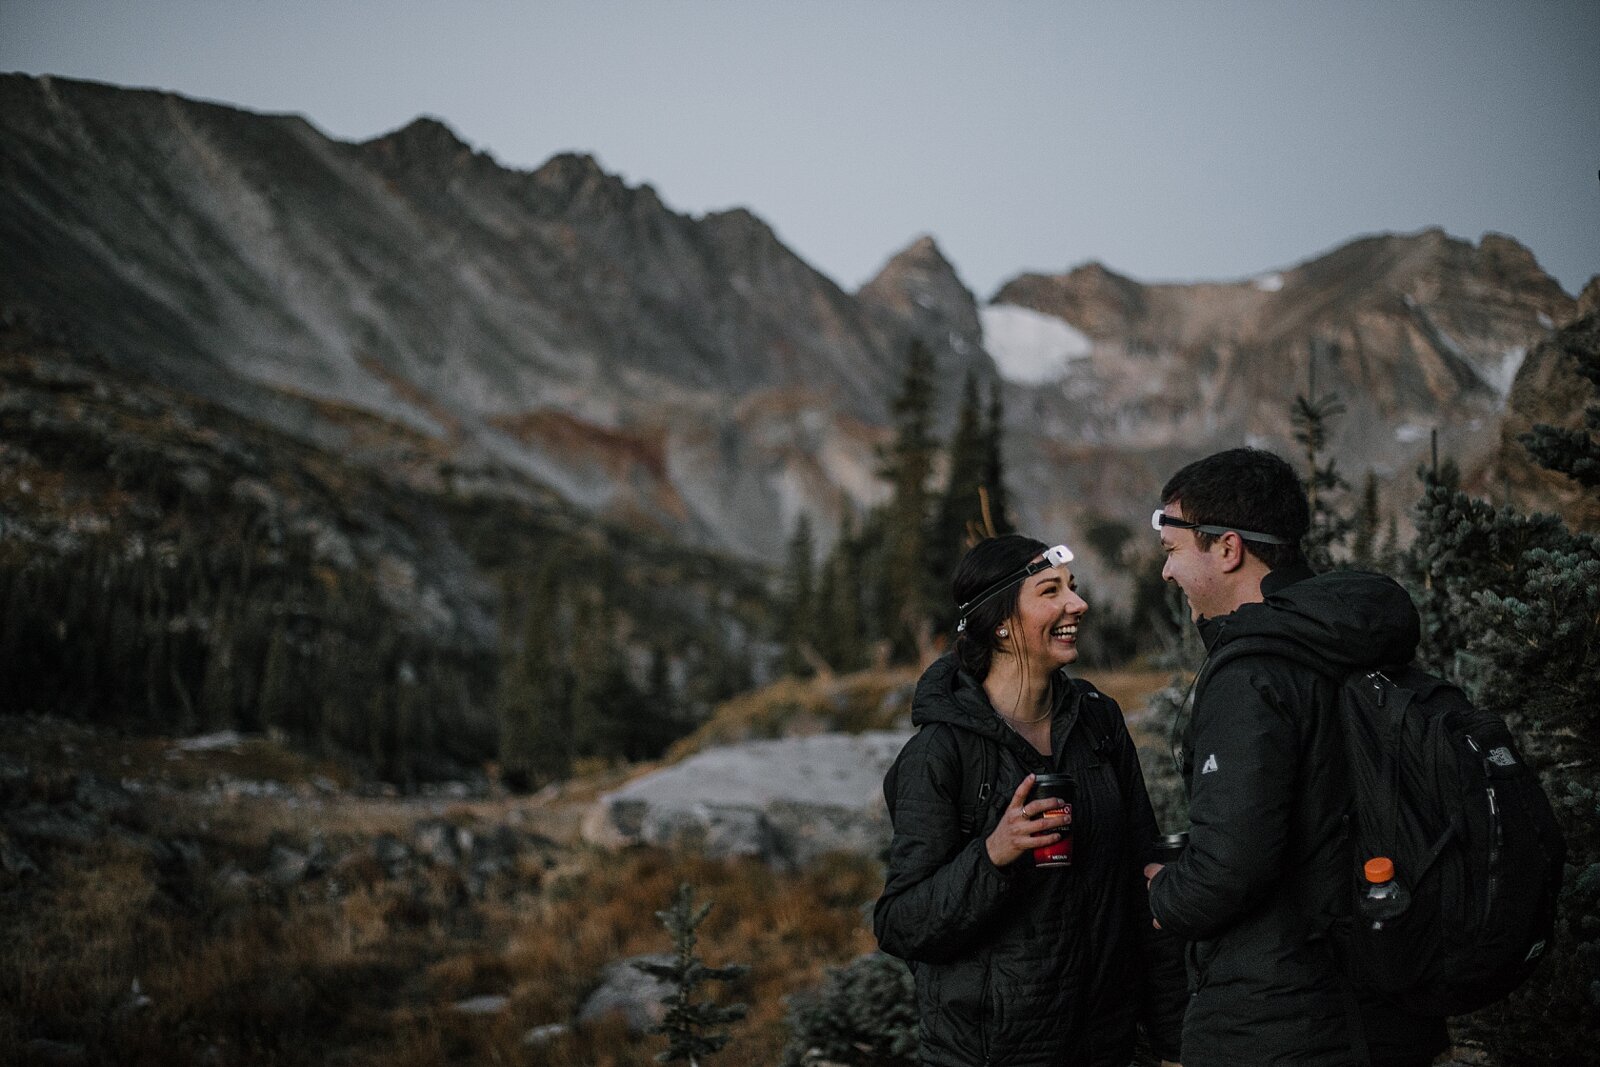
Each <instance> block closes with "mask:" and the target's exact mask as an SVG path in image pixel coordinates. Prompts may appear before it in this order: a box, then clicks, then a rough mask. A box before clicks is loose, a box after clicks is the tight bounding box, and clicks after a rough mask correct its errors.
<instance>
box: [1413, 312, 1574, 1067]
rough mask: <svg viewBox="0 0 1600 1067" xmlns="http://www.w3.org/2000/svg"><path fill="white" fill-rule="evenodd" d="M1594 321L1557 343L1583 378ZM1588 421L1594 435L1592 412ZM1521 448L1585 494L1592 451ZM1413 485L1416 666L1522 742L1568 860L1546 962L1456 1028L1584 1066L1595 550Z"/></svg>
mask: <svg viewBox="0 0 1600 1067" xmlns="http://www.w3.org/2000/svg"><path fill="white" fill-rule="evenodd" d="M1596 321H1597V320H1596V317H1594V316H1590V317H1589V318H1587V319H1585V320H1580V322H1579V323H1575V324H1573V326H1571V327H1568V328H1567V330H1565V331H1563V334H1562V335H1558V337H1563V335H1565V337H1564V338H1563V339H1564V340H1565V341H1567V342H1569V343H1570V342H1572V340H1573V338H1574V337H1576V338H1577V339H1578V341H1579V343H1580V344H1581V345H1582V348H1583V350H1582V352H1581V355H1582V356H1583V359H1584V361H1585V362H1586V366H1588V367H1590V368H1594V367H1597V366H1600V333H1597V331H1595V328H1594V327H1595V324H1596ZM1583 331H1587V334H1585V333H1584V332H1583ZM1587 414H1588V416H1589V418H1590V420H1591V421H1590V425H1591V426H1594V425H1596V422H1595V420H1596V419H1597V418H1600V415H1597V412H1596V408H1595V407H1592V406H1591V407H1590V408H1589V410H1588V413H1587ZM1529 436H1530V437H1531V438H1532V439H1533V440H1532V441H1530V442H1529V447H1530V450H1532V451H1534V454H1535V456H1536V457H1537V458H1538V460H1539V462H1540V463H1541V464H1542V465H1544V466H1546V467H1548V468H1549V469H1551V470H1558V471H1562V472H1565V473H1568V474H1569V475H1572V476H1573V477H1575V479H1576V480H1578V481H1579V482H1580V484H1585V485H1588V484H1590V483H1587V482H1584V481H1583V479H1584V477H1586V476H1587V475H1585V474H1584V472H1585V471H1587V470H1590V469H1591V468H1589V467H1588V466H1587V465H1586V457H1592V456H1593V455H1594V449H1595V442H1594V440H1593V439H1592V438H1590V437H1588V436H1587V435H1579V434H1571V433H1568V434H1539V433H1535V434H1533V435H1529ZM1535 445H1537V448H1535ZM1424 481H1425V485H1426V488H1425V490H1424V493H1423V497H1422V501H1421V503H1420V504H1419V506H1418V520H1417V538H1416V541H1415V542H1414V544H1413V547H1412V551H1411V552H1410V553H1409V555H1408V566H1409V570H1410V574H1409V578H1410V580H1411V583H1412V585H1413V587H1414V595H1415V597H1416V599H1417V602H1418V607H1419V608H1420V610H1421V611H1422V614H1423V647H1422V651H1421V656H1422V658H1423V659H1424V662H1430V665H1431V666H1433V667H1434V668H1435V669H1439V670H1442V671H1443V672H1444V673H1446V674H1449V675H1451V676H1452V677H1454V678H1455V679H1456V680H1457V681H1459V682H1461V683H1463V684H1464V685H1466V686H1467V688H1468V690H1469V692H1471V693H1472V695H1473V696H1474V698H1475V699H1476V700H1477V701H1478V702H1479V703H1480V704H1482V705H1483V706H1484V707H1486V708H1488V709H1490V710H1493V711H1495V712H1497V713H1499V714H1501V715H1503V716H1505V718H1506V719H1507V721H1508V722H1509V723H1510V724H1511V725H1512V727H1513V729H1514V730H1516V731H1517V732H1518V733H1519V734H1520V735H1521V736H1522V738H1523V740H1524V748H1525V750H1526V752H1527V755H1528V756H1529V758H1530V761H1531V762H1532V763H1534V764H1535V765H1537V766H1539V767H1541V768H1542V770H1543V778H1544V781H1545V786H1546V791H1547V792H1548V793H1549V795H1550V798H1551V801H1552V803H1553V804H1554V806H1555V808H1556V814H1557V817H1558V818H1559V819H1560V820H1561V824H1562V828H1563V831H1564V832H1565V834H1566V838H1567V848H1568V855H1567V862H1568V873H1567V879H1566V882H1565V885H1564V888H1563V893H1562V899H1561V902H1560V905H1559V910H1558V916H1557V927H1556V938H1555V944H1554V946H1553V948H1552V950H1551V952H1550V955H1549V958H1548V959H1547V960H1546V962H1545V963H1544V964H1543V965H1542V966H1541V968H1540V970H1539V971H1537V972H1536V973H1535V975H1534V977H1533V978H1532V979H1531V980H1530V981H1529V982H1528V983H1527V985H1526V986H1524V988H1523V989H1521V990H1519V991H1518V992H1517V993H1516V994H1514V995H1513V996H1512V997H1511V998H1510V999H1508V1000H1507V1001H1505V1002H1503V1003H1501V1004H1498V1005H1495V1006H1493V1007H1491V1008H1488V1009H1486V1010H1485V1011H1483V1012H1482V1013H1480V1014H1479V1015H1478V1016H1475V1017H1473V1018H1472V1020H1471V1021H1470V1022H1469V1024H1468V1025H1469V1026H1470V1027H1471V1028H1472V1029H1474V1030H1475V1031H1477V1032H1478V1034H1479V1036H1481V1038H1482V1040H1483V1041H1484V1042H1485V1043H1486V1044H1487V1045H1488V1046H1489V1048H1490V1050H1491V1052H1492V1053H1493V1054H1494V1055H1495V1056H1496V1058H1497V1060H1498V1061H1499V1062H1501V1063H1503V1064H1505V1065H1507V1067H1515V1065H1518V1064H1541V1065H1550V1067H1554V1065H1556V1064H1565V1063H1577V1062H1586V1061H1587V1060H1588V1059H1589V1058H1590V1057H1592V1056H1593V1053H1594V1049H1595V1048H1597V1047H1600V928H1597V927H1596V925H1595V922H1594V916H1596V915H1600V821H1597V816H1600V704H1597V703H1596V701H1595V699H1594V694H1595V693H1596V692H1600V538H1597V537H1595V536H1594V535H1592V534H1585V533H1574V532H1573V531H1571V530H1569V529H1567V527H1566V526H1565V525H1563V524H1562V523H1561V521H1560V520H1559V519H1557V518H1556V517H1555V516H1552V515H1540V514H1534V515H1525V514H1521V513H1519V512H1517V511H1516V510H1515V509H1513V508H1510V507H1502V508H1496V507H1494V506H1493V505H1491V504H1489V503H1488V502H1487V501H1483V500H1475V499H1473V498H1471V497H1469V496H1468V495H1467V494H1466V493H1464V492H1462V491H1461V490H1460V489H1459V488H1458V486H1457V482H1458V478H1457V475H1456V472H1455V470H1454V467H1453V465H1448V464H1447V465H1445V466H1444V467H1442V468H1441V467H1440V466H1439V465H1438V464H1437V463H1435V465H1434V467H1433V469H1431V470H1428V471H1425V472H1424Z"/></svg>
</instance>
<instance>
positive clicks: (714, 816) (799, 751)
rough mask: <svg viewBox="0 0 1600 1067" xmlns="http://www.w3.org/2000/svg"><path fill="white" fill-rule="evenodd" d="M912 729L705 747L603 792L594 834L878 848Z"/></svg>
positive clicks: (750, 848) (675, 843)
mask: <svg viewBox="0 0 1600 1067" xmlns="http://www.w3.org/2000/svg"><path fill="white" fill-rule="evenodd" d="M906 737H907V735H906V734H905V733H901V732H898V731H884V732H876V733H865V734H837V733H834V734H820V735H817V736H813V737H788V738H782V739H779V740H775V741H747V742H743V743H741V744H736V745H727V746H722V747H718V748H712V749H708V750H706V751H704V752H700V753H698V754H696V755H694V756H691V757H689V758H688V759H686V760H684V761H683V762H682V763H679V764H677V765H675V766H672V767H668V768H666V769H664V770H661V771H656V772H654V773H652V774H648V775H646V776H644V777H642V778H639V779H636V780H635V781H632V782H630V783H628V784H627V785H625V786H623V787H622V788H621V789H618V790H616V791H615V792H612V793H608V794H606V795H604V796H602V797H601V798H600V800H599V802H598V803H597V804H596V806H595V807H594V808H593V809H592V810H591V811H590V812H589V814H588V816H587V817H586V818H585V820H584V825H583V834H584V837H585V839H587V840H588V841H590V842H592V843H595V844H600V845H604V846H608V847H621V846H624V845H629V844H635V843H644V844H651V845H660V846H665V847H674V848H691V849H694V850H697V851H700V852H703V853H705V854H706V855H708V856H711V857H714V858H724V857H729V856H759V857H761V858H762V859H763V860H765V861H767V862H769V863H772V864H774V865H777V866H783V867H791V868H792V867H798V866H803V865H805V864H807V863H809V862H811V861H812V860H814V859H816V858H817V857H818V856H820V855H822V854H823V853H826V852H831V851H847V852H854V853H858V854H864V855H876V854H878V853H879V852H880V851H881V850H882V849H883V846H884V845H885V843H886V842H887V841H888V834H889V824H888V816H887V813H886V812H885V811H884V806H883V795H882V790H883V775H884V772H885V771H887V770H888V769H889V765H890V764H891V763H892V762H894V757H895V755H896V754H897V753H898V752H899V751H900V748H901V746H902V745H903V744H904V743H905V740H906Z"/></svg>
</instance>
